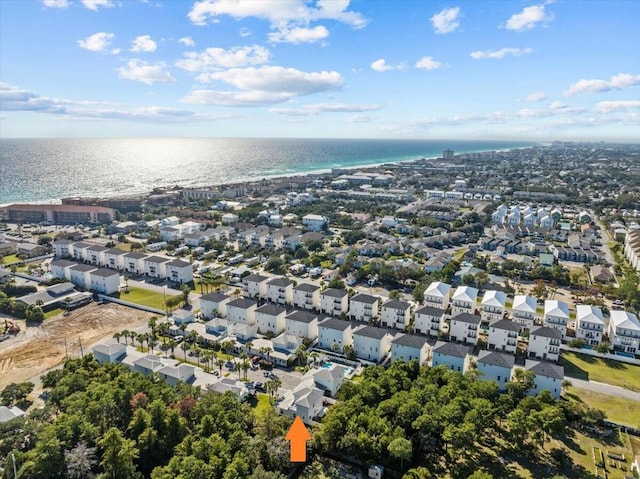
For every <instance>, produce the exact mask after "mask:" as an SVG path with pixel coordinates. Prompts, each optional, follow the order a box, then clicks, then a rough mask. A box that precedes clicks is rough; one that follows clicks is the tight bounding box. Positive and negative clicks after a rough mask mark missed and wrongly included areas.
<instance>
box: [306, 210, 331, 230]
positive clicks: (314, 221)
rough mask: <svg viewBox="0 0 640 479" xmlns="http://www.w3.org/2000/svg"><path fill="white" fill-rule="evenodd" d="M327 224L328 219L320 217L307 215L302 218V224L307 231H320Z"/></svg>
mask: <svg viewBox="0 0 640 479" xmlns="http://www.w3.org/2000/svg"><path fill="white" fill-rule="evenodd" d="M328 222H329V220H328V218H326V217H324V216H321V215H313V214H308V215H304V216H303V217H302V224H303V225H304V227H305V229H306V230H308V231H322V229H323V228H324V227H325V225H326V224H327V223H328Z"/></svg>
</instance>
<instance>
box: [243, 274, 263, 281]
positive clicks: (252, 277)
mask: <svg viewBox="0 0 640 479" xmlns="http://www.w3.org/2000/svg"><path fill="white" fill-rule="evenodd" d="M267 279H269V278H268V277H266V276H260V275H259V274H250V275H249V276H245V277H244V278H242V281H244V282H249V283H251V282H253V283H262V282H263V281H266V280H267Z"/></svg>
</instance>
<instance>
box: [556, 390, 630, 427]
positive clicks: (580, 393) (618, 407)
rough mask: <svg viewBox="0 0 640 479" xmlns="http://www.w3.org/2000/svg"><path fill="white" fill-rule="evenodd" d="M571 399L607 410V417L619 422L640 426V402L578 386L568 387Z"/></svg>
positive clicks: (568, 395)
mask: <svg viewBox="0 0 640 479" xmlns="http://www.w3.org/2000/svg"><path fill="white" fill-rule="evenodd" d="M567 392H568V394H567V397H568V398H569V399H570V400H571V401H575V402H582V403H584V404H587V405H588V406H589V407H593V408H596V409H600V410H602V411H604V412H605V414H606V415H607V419H608V420H610V421H613V422H617V423H619V424H626V425H628V426H634V427H640V402H638V401H633V400H631V399H624V398H620V397H617V396H609V395H608V394H601V393H596V392H593V391H587V390H585V389H580V388H576V387H573V386H572V387H570V388H569V389H568V391H567Z"/></svg>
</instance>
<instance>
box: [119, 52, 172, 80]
mask: <svg viewBox="0 0 640 479" xmlns="http://www.w3.org/2000/svg"><path fill="white" fill-rule="evenodd" d="M166 66H167V65H166V64H165V63H164V62H157V63H148V62H145V61H143V60H140V59H139V58H134V59H132V60H129V61H128V62H127V66H126V67H120V68H118V76H119V77H120V78H123V79H126V80H133V81H139V82H142V83H146V84H147V85H153V84H155V83H173V82H175V81H176V79H175V78H174V77H173V76H172V75H171V73H170V72H169V71H168V70H166Z"/></svg>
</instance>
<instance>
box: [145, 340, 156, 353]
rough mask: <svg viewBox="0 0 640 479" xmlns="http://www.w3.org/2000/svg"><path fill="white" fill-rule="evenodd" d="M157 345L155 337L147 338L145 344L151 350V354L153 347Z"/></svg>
mask: <svg viewBox="0 0 640 479" xmlns="http://www.w3.org/2000/svg"><path fill="white" fill-rule="evenodd" d="M157 345H158V341H156V340H155V339H153V338H149V339H147V346H148V347H149V349H150V350H151V354H153V348H154V347H156V346H157Z"/></svg>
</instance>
